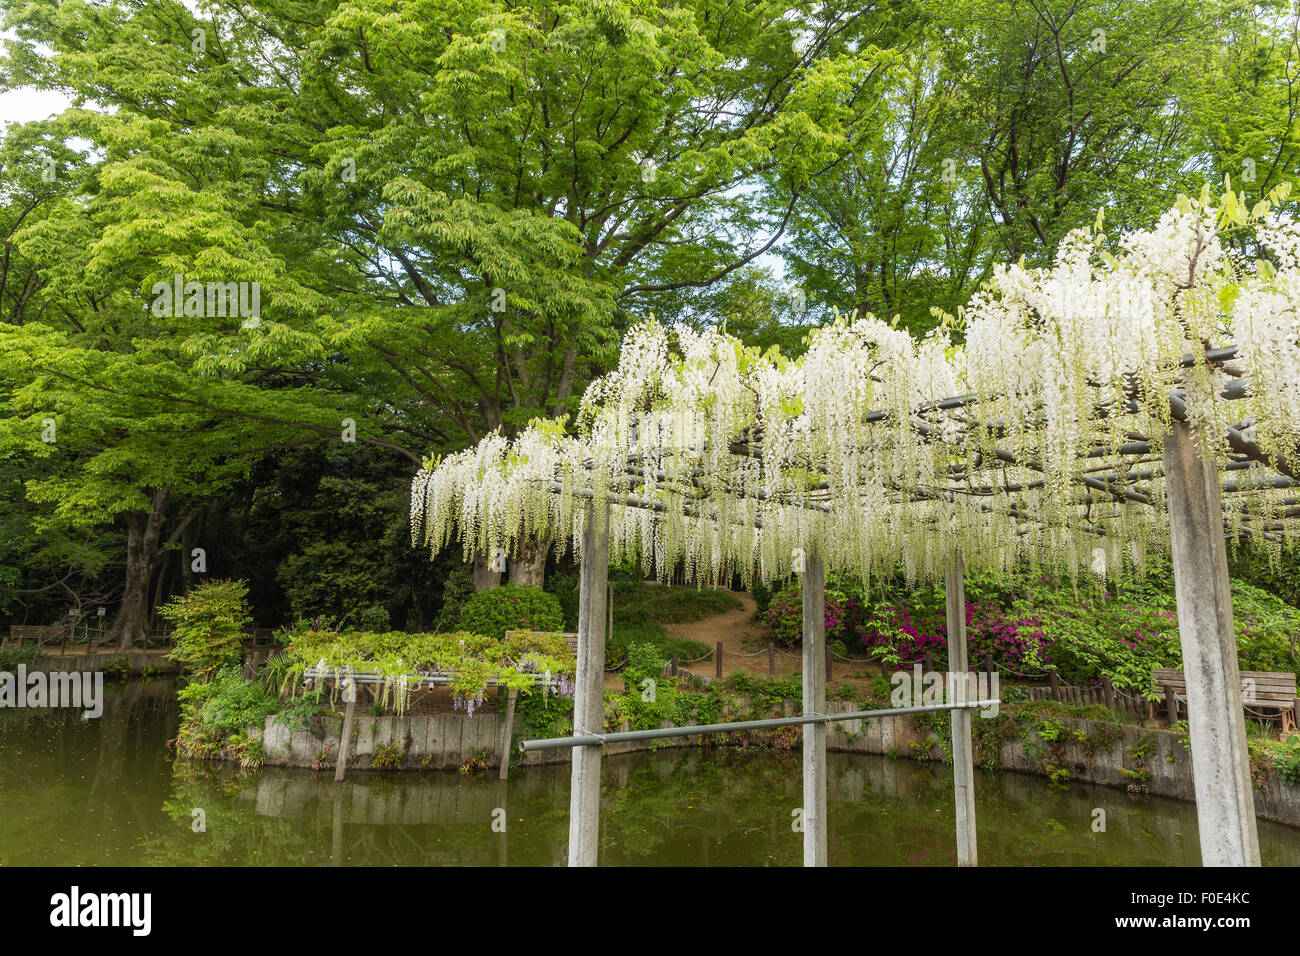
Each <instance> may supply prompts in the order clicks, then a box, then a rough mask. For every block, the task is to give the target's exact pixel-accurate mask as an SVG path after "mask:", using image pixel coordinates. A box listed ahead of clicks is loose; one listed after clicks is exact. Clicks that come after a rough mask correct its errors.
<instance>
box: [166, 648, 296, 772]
mask: <svg viewBox="0 0 1300 956" xmlns="http://www.w3.org/2000/svg"><path fill="white" fill-rule="evenodd" d="M177 696H178V697H179V698H180V701H181V726H180V733H179V735H178V736H177V741H176V747H177V750H178V752H179V753H180V755H181V756H183V757H195V758H205V757H207V758H211V757H216V756H218V755H219V754H220V751H221V747H222V745H223V744H224V743H226V742H227V741H232V740H233V741H234V744H236V745H237V744H238V743H239V742H240V741H242V740H246V739H247V738H246V736H245V735H246V732H247V728H249V727H259V726H260V725H261V724H263V723H264V722H265V720H266V718H267V717H268V716H269V715H271V714H273V713H275V712H276V711H277V710H279V709H280V701H279V699H278V698H276V697H274V696H272V695H271V694H268V693H267V692H266V690H265V689H264V688H263V687H262V685H261V684H258V683H255V682H253V681H246V680H244V677H243V673H242V672H241V671H240V669H239V667H238V666H237V665H227V666H226V667H223V668H221V669H220V670H218V671H217V672H216V673H215V674H214V675H213V678H212V680H211V681H208V682H203V681H193V682H191V683H189V684H187V685H186V686H185V687H182V688H181V690H180V692H179V693H178V694H177ZM236 749H238V747H236ZM240 756H241V757H242V756H244V754H243V753H242V752H241V753H240Z"/></svg>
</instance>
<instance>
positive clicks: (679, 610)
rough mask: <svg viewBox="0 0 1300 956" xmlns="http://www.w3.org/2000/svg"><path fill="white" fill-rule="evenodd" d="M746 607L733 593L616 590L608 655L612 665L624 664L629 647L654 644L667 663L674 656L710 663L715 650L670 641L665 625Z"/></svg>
mask: <svg viewBox="0 0 1300 956" xmlns="http://www.w3.org/2000/svg"><path fill="white" fill-rule="evenodd" d="M743 606H744V605H742V604H741V603H740V599H739V598H738V597H736V596H735V595H734V594H732V593H731V592H729V591H705V590H701V589H699V588H690V587H669V586H667V585H661V584H633V585H630V586H624V587H615V590H614V633H613V634H612V635H610V638H609V642H608V644H607V649H606V655H607V657H608V659H609V660H611V661H622V660H624V659H626V657H627V648H628V645H629V644H653V645H654V646H655V647H656V648H657V649H658V651H659V654H660V655H661V656H662V657H663V658H664V659H665V660H667V659H668V658H670V657H672V655H673V654H676V655H677V659H678V660H679V661H694V660H696V659H697V658H703V659H705V660H709V659H711V658H712V657H713V648H712V647H710V646H709V645H707V644H703V643H701V642H700V641H690V640H685V639H683V638H679V637H670V636H669V635H668V633H667V632H666V631H665V630H664V625H665V624H685V623H688V622H690V621H701V620H704V619H705V618H708V617H713V616H714V615H717V614H724V613H726V612H727V611H734V610H737V609H738V608H741V607H743Z"/></svg>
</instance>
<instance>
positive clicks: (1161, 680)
mask: <svg viewBox="0 0 1300 956" xmlns="http://www.w3.org/2000/svg"><path fill="white" fill-rule="evenodd" d="M1151 681H1152V683H1153V684H1155V687H1156V690H1158V691H1159V692H1160V693H1161V694H1163V695H1164V701H1165V707H1166V709H1167V711H1168V713H1169V723H1171V724H1174V723H1177V721H1178V704H1179V703H1180V702H1186V700H1187V678H1186V677H1185V676H1184V675H1183V672H1182V671H1180V670H1177V669H1175V668H1172V667H1157V668H1155V669H1154V670H1152V671H1151ZM1241 702H1242V704H1243V705H1244V706H1245V707H1246V708H1247V709H1250V708H1255V709H1258V710H1272V711H1276V712H1277V713H1278V714H1279V715H1280V716H1281V718H1282V733H1287V732H1288V731H1292V730H1295V729H1296V721H1295V715H1296V703H1297V700H1296V680H1295V674H1278V673H1270V672H1268V671H1242V672H1241Z"/></svg>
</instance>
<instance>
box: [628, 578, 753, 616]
mask: <svg viewBox="0 0 1300 956" xmlns="http://www.w3.org/2000/svg"><path fill="white" fill-rule="evenodd" d="M739 607H743V605H742V604H741V603H740V598H738V597H736V596H735V595H734V594H732V593H731V592H730V591H713V590H705V589H703V588H689V587H669V586H667V585H663V584H636V585H635V586H632V587H629V588H626V589H625V590H622V591H619V590H616V591H615V593H614V623H615V624H618V623H619V622H620V621H627V622H643V621H649V622H651V623H654V624H685V623H687V622H689V621H702V620H704V618H706V617H713V616H714V615H717V614H723V613H725V612H727V611H734V610H736V609H737V608H739Z"/></svg>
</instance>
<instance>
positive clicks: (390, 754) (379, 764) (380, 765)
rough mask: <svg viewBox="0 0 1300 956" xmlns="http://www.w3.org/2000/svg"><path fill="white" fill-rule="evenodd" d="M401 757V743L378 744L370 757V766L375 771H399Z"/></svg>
mask: <svg viewBox="0 0 1300 956" xmlns="http://www.w3.org/2000/svg"><path fill="white" fill-rule="evenodd" d="M403 756H404V754H403V751H402V745H401V743H399V742H397V741H394V742H392V743H388V744H380V745H379V746H378V747H376V748H375V750H374V752H373V753H372V754H371V755H370V766H372V767H374V768H375V769H376V770H401V769H402V759H403Z"/></svg>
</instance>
